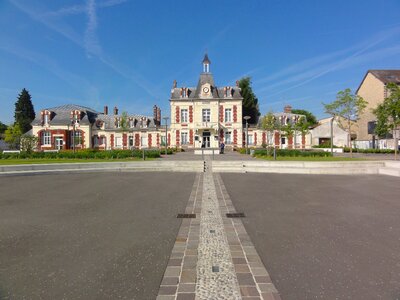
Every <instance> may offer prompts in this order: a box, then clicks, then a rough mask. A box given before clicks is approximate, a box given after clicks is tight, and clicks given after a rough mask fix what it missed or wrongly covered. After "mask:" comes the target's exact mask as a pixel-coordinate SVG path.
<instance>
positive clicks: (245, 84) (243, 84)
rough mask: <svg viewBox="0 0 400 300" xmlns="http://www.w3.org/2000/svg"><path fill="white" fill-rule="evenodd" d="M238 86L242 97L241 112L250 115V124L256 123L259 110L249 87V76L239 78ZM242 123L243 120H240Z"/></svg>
mask: <svg viewBox="0 0 400 300" xmlns="http://www.w3.org/2000/svg"><path fill="white" fill-rule="evenodd" d="M239 87H240V89H241V94H242V97H243V105H242V114H243V116H250V117H251V119H250V120H249V123H250V124H257V123H258V117H259V116H260V110H259V107H258V99H257V97H256V95H255V94H254V92H253V89H252V88H251V79H250V77H244V78H242V79H240V80H239ZM242 121H243V123H245V122H244V120H242Z"/></svg>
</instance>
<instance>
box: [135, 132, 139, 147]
mask: <svg viewBox="0 0 400 300" xmlns="http://www.w3.org/2000/svg"><path fill="white" fill-rule="evenodd" d="M135 147H140V136H139V133H136V134H135Z"/></svg>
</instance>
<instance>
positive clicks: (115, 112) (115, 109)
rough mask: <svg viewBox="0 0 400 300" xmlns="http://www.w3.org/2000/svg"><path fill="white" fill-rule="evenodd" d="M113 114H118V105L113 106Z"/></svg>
mask: <svg viewBox="0 0 400 300" xmlns="http://www.w3.org/2000/svg"><path fill="white" fill-rule="evenodd" d="M114 115H116V116H117V115H118V107H116V106H114Z"/></svg>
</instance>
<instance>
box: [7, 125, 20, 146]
mask: <svg viewBox="0 0 400 300" xmlns="http://www.w3.org/2000/svg"><path fill="white" fill-rule="evenodd" d="M21 135H22V132H21V128H20V127H19V125H18V124H15V125H11V126H8V128H7V130H6V132H5V137H4V141H5V142H6V143H7V144H8V145H9V146H10V148H11V149H18V147H19V144H20V139H21Z"/></svg>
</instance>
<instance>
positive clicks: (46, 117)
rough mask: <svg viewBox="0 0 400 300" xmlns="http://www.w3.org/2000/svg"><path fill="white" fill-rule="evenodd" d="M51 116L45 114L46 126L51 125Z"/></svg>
mask: <svg viewBox="0 0 400 300" xmlns="http://www.w3.org/2000/svg"><path fill="white" fill-rule="evenodd" d="M49 117H50V116H49V115H44V121H43V123H44V125H45V126H48V125H49V122H50V118H49Z"/></svg>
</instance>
